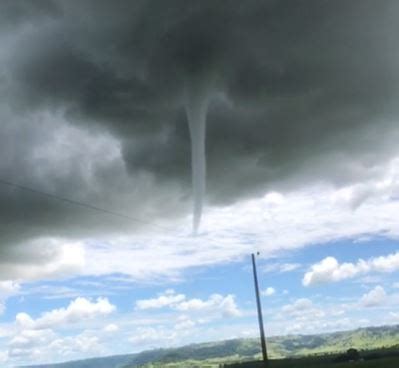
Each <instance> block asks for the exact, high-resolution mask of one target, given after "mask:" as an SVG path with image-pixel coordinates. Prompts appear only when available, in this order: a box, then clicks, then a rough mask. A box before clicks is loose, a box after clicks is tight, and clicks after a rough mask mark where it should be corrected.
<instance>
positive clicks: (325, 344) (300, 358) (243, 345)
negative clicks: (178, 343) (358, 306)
mask: <svg viewBox="0 0 399 368" xmlns="http://www.w3.org/2000/svg"><path fill="white" fill-rule="evenodd" d="M267 342H268V352H269V356H270V358H271V359H273V361H272V364H270V368H280V367H281V368H283V367H298V368H300V367H307V368H311V367H321V366H325V365H330V363H331V364H332V365H331V366H332V367H335V368H340V367H347V366H348V364H349V363H332V361H333V359H334V356H337V355H338V354H342V353H343V352H346V351H347V350H348V349H350V348H355V349H357V350H359V351H360V352H361V354H362V356H364V355H365V353H364V351H371V350H373V349H374V350H375V349H380V350H378V351H377V352H370V353H368V354H376V355H375V357H374V358H375V359H370V360H366V361H359V362H356V363H355V364H356V366H360V367H367V368H368V367H370V368H372V367H390V364H391V366H392V367H393V366H395V367H399V358H398V356H390V355H389V354H390V351H391V350H388V349H385V350H381V348H383V347H394V346H395V345H396V350H395V349H393V350H392V351H393V352H396V351H397V350H398V349H399V346H398V342H399V326H384V327H369V328H364V329H357V330H353V331H343V332H336V333H330V334H320V335H310V336H309V335H292V336H278V337H270V338H269V339H268V341H267ZM377 357H378V359H376V358H377ZM283 358H285V359H283ZM259 359H260V345H259V340H258V339H234V340H226V341H220V342H211V343H203V344H192V345H188V346H183V347H180V348H171V349H156V350H150V351H144V352H142V353H138V354H130V355H120V356H113V357H104V358H95V359H86V360H81V361H76V362H67V363H61V364H49V365H41V366H36V368H38V367H40V368H136V367H143V368H155V367H165V368H183V367H184V368H194V367H197V368H217V367H219V365H220V364H231V363H235V362H245V361H254V360H259ZM392 364H394V365H392ZM252 366H253V365H252ZM252 366H248V367H249V368H252Z"/></svg>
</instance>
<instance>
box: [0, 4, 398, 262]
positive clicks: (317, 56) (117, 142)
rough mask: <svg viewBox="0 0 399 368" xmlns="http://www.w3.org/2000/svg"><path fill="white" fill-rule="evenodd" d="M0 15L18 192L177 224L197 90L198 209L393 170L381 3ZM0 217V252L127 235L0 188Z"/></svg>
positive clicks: (393, 61)
mask: <svg viewBox="0 0 399 368" xmlns="http://www.w3.org/2000/svg"><path fill="white" fill-rule="evenodd" d="M0 14H1V20H2V21H1V24H2V26H1V28H0V32H1V34H0V36H1V42H2V43H3V46H4V47H3V48H2V51H1V52H0V73H1V74H0V80H1V81H2V87H1V100H2V102H1V110H0V114H1V125H0V129H1V131H0V133H1V134H0V153H1V157H2V159H1V164H0V168H1V176H2V177H6V178H8V179H10V180H14V181H18V182H19V183H21V184H24V185H31V186H34V187H35V188H38V189H41V190H45V191H48V192H51V193H54V194H58V195H62V196H64V197H69V198H74V199H77V200H81V201H84V202H88V203H94V204H96V205H99V206H104V207H106V208H111V209H116V210H119V211H120V212H127V213H129V214H132V215H136V216H138V217H148V216H149V217H150V218H153V219H157V218H164V217H167V216H166V214H168V213H170V212H173V213H175V214H183V213H187V211H188V210H189V208H190V206H189V205H188V204H187V202H188V201H187V200H188V198H189V196H190V142H189V134H188V127H187V121H186V116H185V112H184V93H185V88H193V86H196V85H197V84H198V83H205V84H209V86H210V87H209V89H210V94H211V103H210V108H209V111H208V125H207V167H208V184H207V188H208V201H209V202H210V203H212V204H216V205H220V204H227V203H232V202H234V201H236V200H238V199H240V198H244V197H251V196H256V195H258V194H260V193H264V192H265V191H266V190H267V189H275V190H276V189H277V190H290V189H293V188H297V187H298V186H302V185H306V184H309V183H311V182H314V181H325V182H331V183H332V184H334V185H337V186H341V185H345V184H348V183H351V182H356V181H362V180H365V179H367V178H369V177H372V176H375V175H378V173H379V171H380V170H381V167H382V164H384V163H386V162H387V161H388V160H389V159H390V158H392V157H393V156H395V155H396V154H397V151H398V149H397V139H398V137H399V129H398V122H397V121H398V116H399V103H398V97H399V90H398V87H399V84H398V81H399V73H398V65H399V47H398V44H397V35H398V34H399V23H398V22H397V19H398V16H399V3H398V2H397V1H396V0H392V1H389V0H386V1H383V2H377V1H371V0H370V1H368V0H362V1H360V0H358V1H357V0H354V1H347V0H345V1H344V0H341V1H339V0H338V1H337V0H334V1H333V0H331V1H322V0H314V1H306V2H302V1H251V0H249V1H245V2H243V1H223V2H222V1H187V0H184V1H183V0H181V1H177V0H170V1H163V0H162V1H161V0H159V1H118V2H116V3H115V2H110V1H83V2H79V3H78V2H70V1H54V2H52V1H35V6H33V5H32V2H29V1H23V0H21V1H5V2H1V4H0ZM199 81H201V82H199ZM43 114H44V115H45V114H47V115H45V116H46V118H43V116H44V115H43ZM65 129H67V131H66V130H65ZM68 129H69V130H68ZM83 136H84V137H83ZM82 137H83V138H82ZM54 142H58V143H54ZM96 142H97V143H96ZM96 144H97V146H96ZM110 145H111V146H112V147H111V146H110ZM47 146H48V147H49V148H48V150H49V151H48V152H47V153H46V151H45V150H44V148H43V147H47ZM88 146H90V147H88ZM115 147H118V150H119V151H118V150H116V148H115ZM40 150H42V151H43V150H44V151H43V152H44V153H43V152H42V153H41V154H38V152H40ZM115 150H116V151H118V152H120V154H121V156H118V154H117V153H116V151H115ZM82 157H85V159H82ZM0 204H1V205H0V218H1V220H2V221H1V222H2V224H1V237H2V240H1V242H2V243H3V244H19V243H23V242H24V241H25V240H26V239H30V238H35V237H40V236H65V235H68V236H72V237H79V236H94V235H96V234H103V233H104V234H105V233H108V232H111V231H119V232H120V231H130V230H129V227H134V225H133V224H129V225H127V224H122V225H121V223H120V221H119V220H118V219H112V218H108V217H106V216H105V217H104V218H101V216H100V217H99V215H97V214H96V215H94V214H88V212H85V211H81V210H79V211H78V210H77V209H75V208H73V207H72V206H66V205H65V204H62V203H58V202H56V201H50V200H44V199H43V198H40V196H37V195H33V194H31V193H21V192H19V191H18V190H15V189H12V188H8V187H4V186H2V187H1V190H0ZM127 228H128V229H127ZM13 249H14V251H12V250H10V248H9V247H3V248H0V258H3V256H4V257H8V259H13V260H15V259H17V258H18V254H21V252H17V251H15V249H16V248H13Z"/></svg>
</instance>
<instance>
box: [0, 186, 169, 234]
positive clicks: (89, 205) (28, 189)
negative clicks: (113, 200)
mask: <svg viewBox="0 0 399 368" xmlns="http://www.w3.org/2000/svg"><path fill="white" fill-rule="evenodd" d="M0 184H2V185H7V186H9V187H14V188H17V189H19V190H22V191H25V192H30V193H34V194H38V195H41V196H44V197H47V198H51V199H55V200H58V201H60V202H65V203H68V204H70V205H74V206H79V207H83V208H87V209H90V210H92V211H97V212H101V213H105V214H108V215H111V216H115V217H119V218H123V219H125V220H130V221H134V222H137V223H141V224H144V225H152V226H154V227H157V228H159V229H161V230H167V231H171V230H172V229H169V228H166V227H164V226H161V225H159V224H156V223H155V222H151V221H148V220H144V219H139V218H137V217H131V216H128V215H126V214H124V213H119V212H115V211H111V210H107V209H105V208H101V207H97V206H93V205H91V204H89V203H83V202H79V201H76V200H73V199H69V198H65V197H60V196H58V195H55V194H51V193H46V192H42V191H40V190H38V189H35V188H31V187H27V186H25V185H20V184H17V183H14V182H11V181H8V180H4V179H1V178H0Z"/></svg>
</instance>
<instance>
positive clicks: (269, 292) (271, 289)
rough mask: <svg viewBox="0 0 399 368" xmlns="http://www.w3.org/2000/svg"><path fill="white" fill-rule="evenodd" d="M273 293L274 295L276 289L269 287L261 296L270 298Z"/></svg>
mask: <svg viewBox="0 0 399 368" xmlns="http://www.w3.org/2000/svg"><path fill="white" fill-rule="evenodd" d="M275 293H276V289H275V288H273V287H270V286H269V287H268V288H267V289H266V290H263V291H262V295H264V296H272V295H273V294H275Z"/></svg>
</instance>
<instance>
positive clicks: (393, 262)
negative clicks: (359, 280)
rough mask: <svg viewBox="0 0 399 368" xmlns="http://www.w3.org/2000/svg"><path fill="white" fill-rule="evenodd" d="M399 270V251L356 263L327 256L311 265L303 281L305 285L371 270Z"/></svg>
mask: <svg viewBox="0 0 399 368" xmlns="http://www.w3.org/2000/svg"><path fill="white" fill-rule="evenodd" d="M397 270H399V252H396V253H393V254H389V255H387V256H380V257H375V258H370V259H368V260H363V259H359V260H358V261H357V262H356V263H350V262H346V263H342V264H340V263H339V262H338V261H337V259H335V258H334V257H326V258H324V259H323V260H322V261H320V262H319V263H316V264H314V265H312V266H311V267H310V270H309V271H308V272H306V273H305V275H304V277H303V280H302V283H303V285H304V286H311V285H317V284H323V283H328V282H338V281H342V280H345V279H350V278H353V277H356V276H358V275H362V274H366V273H369V272H394V271H397Z"/></svg>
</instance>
